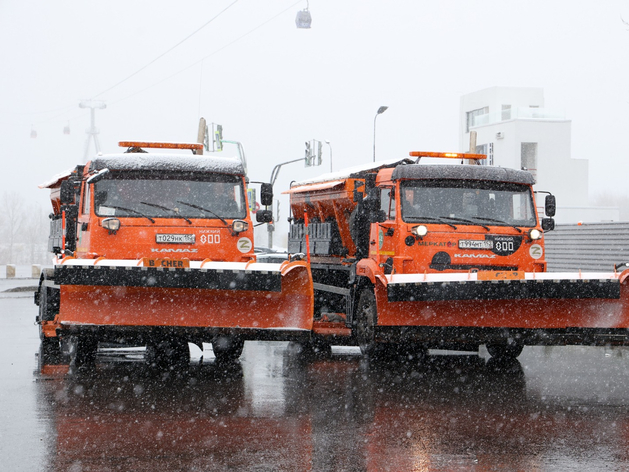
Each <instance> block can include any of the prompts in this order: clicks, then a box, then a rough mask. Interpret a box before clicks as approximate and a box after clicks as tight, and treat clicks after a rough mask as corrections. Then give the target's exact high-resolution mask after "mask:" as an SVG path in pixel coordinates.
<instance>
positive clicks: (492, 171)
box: [391, 164, 535, 185]
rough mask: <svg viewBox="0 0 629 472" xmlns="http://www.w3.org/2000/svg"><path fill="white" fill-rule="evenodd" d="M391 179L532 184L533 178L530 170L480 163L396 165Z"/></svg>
mask: <svg viewBox="0 0 629 472" xmlns="http://www.w3.org/2000/svg"><path fill="white" fill-rule="evenodd" d="M391 179H393V180H401V179H414V180H419V179H421V180H427V179H440V180H441V179H454V180H487V181H497V182H509V183H515V184H528V185H533V184H534V183H535V179H534V178H533V175H532V174H531V173H530V172H527V171H524V170H515V169H508V168H505V167H493V166H482V165H469V164H467V165H466V164H460V165H421V164H413V165H408V166H399V167H396V168H395V170H394V171H393V175H392V176H391Z"/></svg>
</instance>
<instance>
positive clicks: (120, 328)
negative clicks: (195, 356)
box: [54, 259, 314, 340]
mask: <svg viewBox="0 0 629 472" xmlns="http://www.w3.org/2000/svg"><path fill="white" fill-rule="evenodd" d="M139 264H142V261H141V260H140V261H117V260H97V261H96V262H95V261H86V260H78V259H70V260H66V261H64V263H63V264H61V265H58V266H56V267H55V275H54V277H55V283H56V284H58V285H59V286H60V290H61V294H60V296H61V304H60V306H61V307H62V308H61V313H60V315H59V317H58V322H59V325H60V328H61V330H62V331H65V330H69V331H72V330H73V329H80V330H83V331H85V330H98V329H99V328H105V327H106V328H107V329H106V330H102V331H104V332H105V331H106V333H110V334H111V333H113V335H120V336H123V335H124V333H125V332H134V333H135V332H137V331H138V330H142V329H145V330H148V331H150V330H151V328H152V327H172V328H173V329H176V330H178V331H179V332H181V333H182V334H186V333H187V334H190V335H191V336H193V337H194V335H195V334H198V335H199V337H204V335H207V334H208V333H210V334H220V333H221V332H229V333H230V334H237V335H238V336H240V337H241V338H242V339H278V340H282V339H293V338H299V337H300V336H307V335H308V333H309V332H310V330H311V329H312V309H313V308H312V307H313V303H314V302H313V291H312V279H311V277H310V271H309V270H308V268H307V266H306V264H305V263H304V262H290V263H289V262H285V263H282V264H269V263H237V262H205V263H203V262H194V261H191V262H189V267H186V268H174V267H170V268H163V267H159V268H158V267H145V266H140V265H139ZM129 330H131V331H129Z"/></svg>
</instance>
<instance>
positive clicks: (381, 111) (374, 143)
mask: <svg viewBox="0 0 629 472" xmlns="http://www.w3.org/2000/svg"><path fill="white" fill-rule="evenodd" d="M387 108H389V107H385V106H381V107H380V108H378V111H377V113H376V116H374V117H373V161H374V162H376V118H378V115H381V114H382V113H384V112H385V111H387Z"/></svg>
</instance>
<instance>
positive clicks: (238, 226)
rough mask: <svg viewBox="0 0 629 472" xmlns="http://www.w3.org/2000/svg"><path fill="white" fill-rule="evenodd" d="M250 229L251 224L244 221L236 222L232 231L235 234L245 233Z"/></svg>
mask: <svg viewBox="0 0 629 472" xmlns="http://www.w3.org/2000/svg"><path fill="white" fill-rule="evenodd" d="M248 229H249V223H247V222H246V221H243V220H234V222H233V223H232V231H233V232H234V233H242V232H243V231H247V230H248Z"/></svg>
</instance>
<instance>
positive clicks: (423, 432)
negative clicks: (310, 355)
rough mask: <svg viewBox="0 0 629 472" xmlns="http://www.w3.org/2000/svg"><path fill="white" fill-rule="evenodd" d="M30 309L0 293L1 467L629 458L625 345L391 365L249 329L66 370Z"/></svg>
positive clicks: (499, 465) (438, 467) (511, 464)
mask: <svg viewBox="0 0 629 472" xmlns="http://www.w3.org/2000/svg"><path fill="white" fill-rule="evenodd" d="M35 314H36V307H35V306H34V305H33V303H32V296H31V293H22V294H20V293H18V294H6V293H0V317H1V318H0V319H1V320H2V324H1V326H2V328H3V337H2V339H3V341H2V343H0V355H1V358H2V362H1V363H0V405H2V410H1V412H0V459H1V462H0V469H1V470H7V471H14V470H15V471H46V470H63V471H65V470H69V471H104V470H134V471H144V470H147V471H148V470H151V471H156V470H169V471H170V470H177V471H179V470H181V471H184V470H185V471H187V470H218V471H223V470H252V471H285V470H286V471H293V470H295V471H301V470H314V471H337V470H339V471H340V470H344V471H363V470H369V471H372V470H373V471H382V470H391V471H406V470H414V471H424V470H425V471H452V470H455V471H467V470H472V471H480V470H483V471H484V470H542V471H544V470H575V471H576V470H578V471H582V470H592V471H599V470H629V408H628V407H629V389H628V387H629V349H625V348H615V349H611V348H591V347H561V348H544V347H527V348H525V349H524V352H523V353H522V355H521V356H520V358H519V359H518V362H513V363H510V364H496V363H494V362H492V361H491V360H489V357H488V356H487V355H486V353H485V352H484V350H482V351H481V353H480V356H479V355H452V354H447V353H438V352H432V351H431V355H430V356H429V357H428V358H427V359H425V360H424V361H422V362H421V363H417V364H413V365H407V366H401V365H399V364H385V363H376V364H373V363H369V362H366V361H365V360H364V359H362V358H361V356H360V355H359V353H358V351H357V350H356V349H355V348H334V350H333V354H332V356H331V357H330V358H326V359H314V360H309V359H305V358H304V357H303V356H302V355H300V354H299V352H298V349H296V346H294V345H288V344H287V343H254V342H248V343H246V345H245V351H244V354H243V357H242V358H241V360H240V362H239V363H236V364H234V365H231V366H228V367H224V366H220V365H217V364H216V363H215V362H214V360H213V356H212V354H211V349H210V348H209V346H206V347H207V349H206V351H204V352H203V353H202V352H201V351H200V350H199V349H198V348H196V347H192V348H191V354H192V362H191V365H190V368H189V371H187V372H183V373H181V375H172V374H166V373H156V372H154V371H151V370H149V369H147V368H146V367H145V366H144V363H143V360H142V352H141V351H137V350H117V351H104V352H101V354H100V355H99V357H98V361H97V365H96V368H95V369H94V371H93V372H91V373H88V374H72V373H69V372H68V367H67V366H65V365H63V364H60V365H50V364H42V363H41V362H40V359H39V356H38V349H39V339H38V334H37V327H36V326H34V325H33V321H34V318H35ZM201 355H203V357H201Z"/></svg>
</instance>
